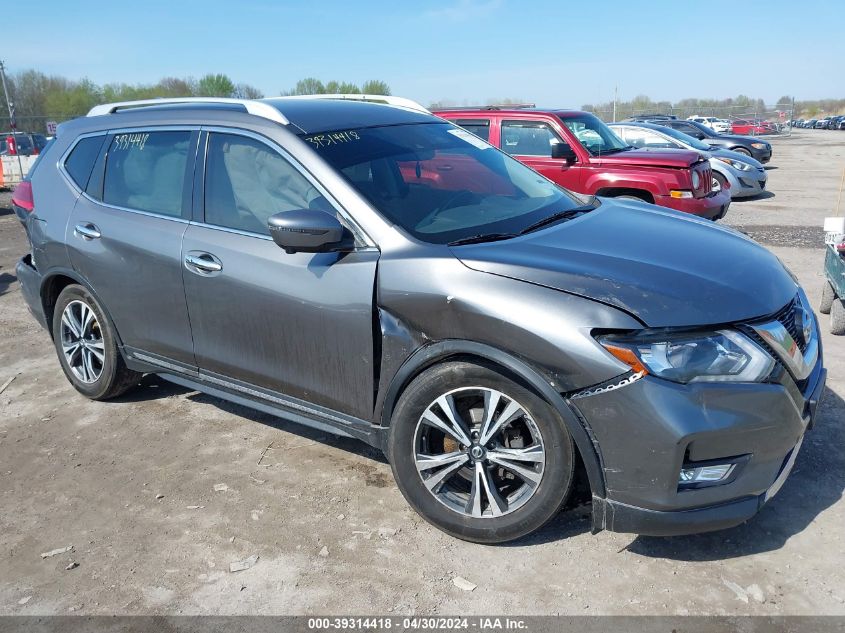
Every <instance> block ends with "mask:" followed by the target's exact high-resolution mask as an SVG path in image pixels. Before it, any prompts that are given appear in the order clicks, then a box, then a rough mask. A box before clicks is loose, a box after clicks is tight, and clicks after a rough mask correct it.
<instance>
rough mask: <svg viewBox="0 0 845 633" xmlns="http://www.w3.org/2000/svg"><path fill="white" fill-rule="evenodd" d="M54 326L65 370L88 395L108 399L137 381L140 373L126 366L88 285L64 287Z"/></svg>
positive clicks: (76, 387)
mask: <svg viewBox="0 0 845 633" xmlns="http://www.w3.org/2000/svg"><path fill="white" fill-rule="evenodd" d="M52 326H53V343H54V344H55V346H56V354H57V355H58V357H59V363H61V366H62V370H63V371H64V372H65V376H67V379H68V380H69V381H70V383H71V384H72V385H73V387H74V389H76V390H77V391H78V392H79V393H81V394H82V395H84V396H85V397H87V398H91V399H92V400H108V399H109V398H114V397H117V396H119V395H120V394H122V393H124V392H125V391H126V390H127V389H129V388H130V387H132V386H134V385H135V384H136V383H137V382H138V380H139V378H140V377H141V375H140V374H139V373H137V372H134V371H132V370H130V369H128V368H127V367H126V364H125V363H124V362H123V357H122V356H121V355H120V351H119V350H118V348H117V335H116V333H115V331H114V328H113V327H112V325H111V322H110V321H109V320H108V319H107V318H106V315H105V312H104V310H103V308H102V307H101V306H100V304H99V303H97V300H96V299H94V297H93V295H92V294H91V293H90V292H88V290H87V289H86V288H85V287H83V286H80V285H77V284H72V285H69V286H67V287H66V288H64V289H63V290H62V292H61V293H60V294H59V297H58V299H56V306H55V309H54V311H53V324H52Z"/></svg>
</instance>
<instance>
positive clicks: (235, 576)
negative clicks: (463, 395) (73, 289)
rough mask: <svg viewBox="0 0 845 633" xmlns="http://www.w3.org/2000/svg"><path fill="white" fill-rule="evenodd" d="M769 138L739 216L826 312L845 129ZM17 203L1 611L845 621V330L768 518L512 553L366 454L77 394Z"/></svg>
mask: <svg viewBox="0 0 845 633" xmlns="http://www.w3.org/2000/svg"><path fill="white" fill-rule="evenodd" d="M773 143H774V160H773V161H772V168H771V170H770V171H769V189H770V190H771V192H772V193H771V194H769V195H767V196H764V197H761V198H760V199H756V200H751V201H745V202H737V203H734V204H733V205H732V207H731V210H730V212H729V215H728V217H727V219H726V221H727V223H728V224H732V225H737V226H741V227H743V230H745V231H747V232H749V233H750V234H751V235H752V236H754V237H755V238H756V239H759V240H760V241H761V242H763V243H765V244H766V245H767V246H769V247H770V248H772V249H773V251H774V252H775V253H776V254H777V255H778V256H779V257H781V258H782V259H783V260H784V262H786V264H787V265H788V266H790V267H791V268H792V270H793V271H795V272H796V273H797V275H798V276H799V277H800V279H801V281H802V283H803V284H804V285H805V287H806V288H807V291H808V293H809V294H810V296H811V298H812V299H813V301H814V302H815V301H817V300H818V297H819V294H820V291H821V281H822V276H821V272H822V259H823V250H822V236H821V224H822V218H823V217H824V216H825V215H829V214H830V211H831V209H832V208H833V206H834V204H835V202H836V191H837V188H838V186H839V182H840V178H841V174H842V169H843V167H845V157H843V156H844V155H845V133H842V132H834V131H829V132H828V131H823V130H802V131H798V133H797V134H796V135H795V136H794V137H793V138H791V139H775V140H774V141H773ZM0 195H2V196H3V197H2V198H0V385H2V384H3V383H4V382H6V380H7V379H8V378H10V377H12V376H16V377H15V379H14V381H13V382H12V383H11V384H10V385H9V386H8V387H7V388H6V389H5V391H4V392H3V393H2V394H0V508H2V511H0V614H67V613H76V614H80V613H84V614H114V613H119V614H141V613H145V614H146V613H162V614H199V613H219V614H235V613H253V614H257V613H267V614H270V613H272V614H315V613H337V614H342V613H351V614H379V613H383V614H388V613H390V614H396V615H399V614H410V613H416V614H456V613H463V614H489V613H496V614H511V613H513V614H556V613H563V614H597V613H607V614H664V613H670V614H770V615H781V614H845V588H843V584H842V582H841V579H842V569H843V566H845V538H844V536H845V533H844V532H843V529H842V526H843V525H845V502H843V500H842V492H843V489H844V488H845V453H843V449H842V446H843V440H845V402H843V398H845V339H843V338H840V339H838V340H836V339H834V338H833V337H831V336H829V335H827V333H825V337H824V343H825V345H826V354H827V366H828V368H829V372H830V378H829V383H828V385H829V389H828V390H827V393H826V396H825V398H826V399H825V401H824V403H823V405H822V408H821V411H820V415H819V418H818V424H817V427H816V429H815V430H814V431H812V432H811V433H810V434H809V436H808V438H807V440H806V441H805V443H804V448H803V449H802V452H801V454H800V455H799V457H798V461H797V466H796V469H795V471H794V473H793V475H792V476H791V478H790V479H789V480H788V482H787V484H786V485H785V487H784V488H783V490H782V491H781V492H780V494H779V495H778V496H777V497H776V498H775V499H774V500H773V501H772V502H771V503H770V504H769V505H768V506H767V507H765V508H764V510H763V511H762V512H761V513H760V514H759V516H757V517H756V518H755V519H754V520H752V521H751V522H750V523H748V524H746V525H743V526H741V527H738V528H736V529H733V530H729V531H725V532H721V533H716V534H710V535H701V536H690V537H678V538H671V539H658V538H643V537H635V536H630V535H622V534H611V533H606V532H605V533H601V534H599V535H597V536H591V535H590V534H589V520H588V518H587V510H585V509H581V510H575V511H571V512H568V513H566V514H564V515H561V517H560V518H559V519H557V520H555V521H554V522H553V523H552V524H551V525H549V526H548V527H546V528H545V529H544V530H542V531H541V532H540V533H539V534H536V535H534V536H533V537H531V538H529V539H527V540H523V541H521V542H518V543H516V544H513V545H510V546H504V547H501V546H500V547H486V546H479V545H472V544H469V543H464V542H461V541H458V540H455V539H452V538H450V537H448V536H445V535H444V534H442V533H440V532H439V531H437V530H435V529H434V528H432V527H430V526H429V525H428V524H427V523H425V522H424V521H422V520H421V519H420V518H418V517H417V516H416V515H415V513H414V512H413V511H411V510H410V509H409V507H408V506H407V504H406V503H405V501H404V500H403V498H402V496H401V495H400V493H399V491H398V490H397V488H396V486H395V485H394V484H393V480H392V477H391V473H390V468H389V467H388V465H387V464H386V462H385V461H384V459H383V458H381V457H380V456H379V455H378V454H376V453H375V452H374V451H372V450H371V449H369V448H367V447H365V446H364V445H363V444H359V443H357V442H354V441H351V440H342V439H336V438H332V437H326V436H325V435H323V434H321V433H317V432H312V431H310V430H304V429H302V428H300V427H297V426H295V425H293V424H291V423H288V422H285V421H283V420H279V419H276V418H272V417H270V416H266V415H263V414H259V413H255V412H252V411H249V410H247V409H244V408H241V407H238V406H234V405H230V404H226V403H224V402H221V401H219V400H217V399H215V398H211V397H208V396H205V395H202V394H199V393H196V392H191V391H186V390H184V389H181V388H177V387H174V386H172V385H170V384H168V383H166V382H164V381H162V380H159V379H157V378H153V377H147V378H145V379H144V381H143V384H142V386H141V387H139V388H138V389H137V390H135V391H134V392H132V393H131V394H130V395H128V396H126V397H124V398H121V399H120V400H119V401H115V402H110V403H95V402H89V401H87V400H85V399H84V398H82V397H81V396H79V395H78V394H77V393H76V392H75V391H73V390H72V389H71V387H70V385H69V384H68V382H67V381H66V380H65V378H64V376H63V374H62V372H61V370H60V369H59V365H58V363H57V360H56V358H55V353H54V350H53V347H52V344H51V342H50V340H49V338H48V336H47V334H46V333H45V332H43V331H41V330H40V329H39V327H38V326H37V325H36V323H35V321H34V320H33V319H32V318H31V316H30V315H29V313H28V312H27V311H26V308H25V306H24V303H23V299H22V297H21V293H20V288H19V285H18V283H17V281H16V279H15V276H14V264H15V261H16V260H17V258H18V257H19V256H20V255H21V254H22V253H24V252H25V251H26V243H25V238H24V234H23V231H22V229H21V227H20V225H19V223H18V221H17V218H16V217H15V216H14V215H13V214H11V212H10V211H9V210H8V209H6V208H5V207H6V206H7V205H8V200H9V196H8V195H7V194H5V195H4V194H0ZM725 265H726V266H730V262H725ZM271 443H272V446H271V448H270V449H269V450H267V451H266V453H264V451H265V449H266V448H267V446H268V445H270V444H271ZM263 453H264V456H263V458H261V459H259V458H260V457H261V455H262V454H263ZM259 461H260V462H261V463H260V465H259V463H258V462H259ZM217 484H226V486H227V489H225V490H223V491H216V490H215V487H216V485H217ZM217 487H218V488H222V487H223V486H217ZM160 495H163V496H161V497H160ZM71 545H72V546H73V550H72V551H70V552H68V553H63V554H58V555H55V556H53V557H49V558H42V556H41V554H42V553H45V552H48V551H50V550H54V549H57V548H63V547H66V546H71ZM251 555H258V556H259V559H258V562H257V563H256V564H255V565H254V566H253V567H252V568H251V569H248V570H246V571H241V572H237V573H231V572H230V571H229V564H230V563H231V562H232V561H237V560H240V559H244V558H247V557H249V556H251ZM74 562H75V563H78V567H75V568H72V569H67V567H68V566H69V565H70V563H74ZM455 576H461V577H463V578H466V579H467V580H469V581H471V582H472V583H475V584H477V585H478V587H477V588H476V589H475V590H474V591H471V592H470V591H464V590H461V589H459V588H458V587H457V586H456V585H455V584H453V582H452V579H453V577H455Z"/></svg>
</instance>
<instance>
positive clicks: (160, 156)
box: [103, 131, 191, 217]
mask: <svg viewBox="0 0 845 633" xmlns="http://www.w3.org/2000/svg"><path fill="white" fill-rule="evenodd" d="M190 140H191V133H190V132H187V131H184V132H130V133H126V134H116V135H115V137H114V139H113V140H112V143H111V145H110V146H109V151H108V158H107V159H106V175H105V180H104V183H103V202H105V203H107V204H113V205H115V206H118V207H125V208H128V209H137V210H139V211H149V212H151V213H159V214H161V215H168V216H172V217H180V216H181V215H182V193H183V188H184V183H185V169H186V167H187V164H188V147H189V145H190Z"/></svg>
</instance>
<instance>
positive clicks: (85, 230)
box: [74, 222, 102, 240]
mask: <svg viewBox="0 0 845 633" xmlns="http://www.w3.org/2000/svg"><path fill="white" fill-rule="evenodd" d="M74 233H76V234H77V235H79V236H81V237H82V239H84V240H96V239H99V238H100V237H101V236H102V233H100V229H98V228H97V225H96V224H91V223H90V222H82V223H80V224H77V225H76V226H75V227H74Z"/></svg>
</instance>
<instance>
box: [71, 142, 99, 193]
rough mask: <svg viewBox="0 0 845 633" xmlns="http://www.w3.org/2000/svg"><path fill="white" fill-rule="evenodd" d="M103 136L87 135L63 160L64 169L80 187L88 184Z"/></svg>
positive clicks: (83, 187) (82, 187)
mask: <svg viewBox="0 0 845 633" xmlns="http://www.w3.org/2000/svg"><path fill="white" fill-rule="evenodd" d="M105 138H106V137H105V136H104V135H101V136H89V137H87V138H83V139H82V140H80V141H79V142H78V143H77V144H76V146H75V147H74V148H73V150H71V152H70V155H69V156H68V157H67V159H66V160H65V171H66V172H67V174H68V176H70V178H71V180H73V182H75V183H76V186H77V187H79V188H80V189H85V187H87V186H88V179H89V178H90V177H91V169H93V167H94V162H95V161H96V160H97V156H98V155H99V154H100V148H101V147H102V146H103V141H104V140H105Z"/></svg>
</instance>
